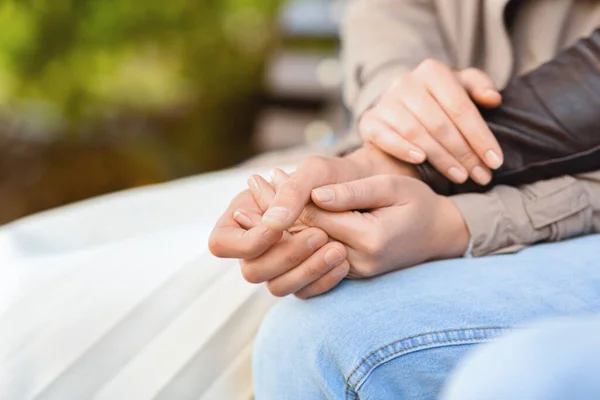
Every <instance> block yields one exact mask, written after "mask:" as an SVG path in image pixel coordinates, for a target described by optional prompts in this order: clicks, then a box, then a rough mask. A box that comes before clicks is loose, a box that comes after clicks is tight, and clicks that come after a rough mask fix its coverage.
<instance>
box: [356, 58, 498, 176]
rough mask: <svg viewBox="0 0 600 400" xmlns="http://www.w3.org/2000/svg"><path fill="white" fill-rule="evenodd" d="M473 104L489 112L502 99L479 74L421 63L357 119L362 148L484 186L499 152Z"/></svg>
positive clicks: (475, 71) (396, 82) (496, 163)
mask: <svg viewBox="0 0 600 400" xmlns="http://www.w3.org/2000/svg"><path fill="white" fill-rule="evenodd" d="M473 101H475V102H477V103H478V104H480V105H482V106H484V107H488V108H494V107H498V106H499V105H500V103H501V101H502V98H501V96H500V94H499V92H498V90H497V89H496V88H495V87H494V84H493V83H492V81H491V79H490V78H489V77H488V76H487V75H485V74H484V73H483V72H482V71H480V70H477V69H475V68H467V69H464V70H462V71H458V72H455V71H453V70H451V69H450V68H449V67H448V66H446V65H445V64H443V63H441V62H439V61H435V60H425V61H423V62H422V63H421V64H420V65H419V66H418V67H417V68H415V69H414V70H413V71H412V72H410V73H408V74H405V75H403V76H401V77H399V78H398V79H397V80H396V81H395V82H394V83H393V84H392V86H391V87H390V88H389V89H388V90H387V91H386V92H384V93H383V94H382V96H381V97H380V99H379V100H378V102H377V103H376V104H375V105H374V106H373V107H372V108H371V109H369V110H368V111H367V112H366V113H365V114H364V115H363V116H362V118H361V119H360V121H359V125H358V129H359V132H360V134H361V136H362V137H363V139H364V140H365V141H366V142H370V143H373V144H374V145H376V146H377V147H379V148H380V149H382V150H383V151H385V152H387V153H389V154H391V155H393V156H395V157H397V158H399V159H401V160H403V161H406V162H408V163H412V164H419V163H422V162H423V161H425V160H426V159H427V160H428V161H429V163H431V164H432V165H433V166H434V167H435V168H436V169H437V170H438V171H440V173H442V174H443V175H445V176H446V177H447V178H448V179H450V180H452V181H453V182H455V183H463V182H465V181H466V180H467V179H468V177H469V176H470V177H471V178H472V179H473V180H474V181H475V182H477V183H479V184H481V185H485V184H487V183H489V182H490V180H491V177H492V175H491V172H490V169H489V168H492V169H496V168H498V167H500V166H501V165H502V161H503V155H502V150H501V149H500V146H499V144H498V142H497V141H496V139H495V137H494V135H493V134H492V132H491V131H490V129H489V128H488V126H487V125H486V123H485V121H484V120H483V118H482V117H481V114H480V113H479V111H478V110H477V107H476V106H475V104H474V103H473Z"/></svg>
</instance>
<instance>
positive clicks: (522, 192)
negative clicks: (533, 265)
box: [342, 0, 600, 255]
mask: <svg viewBox="0 0 600 400" xmlns="http://www.w3.org/2000/svg"><path fill="white" fill-rule="evenodd" d="M508 3H509V1H508V0H356V1H354V2H353V3H352V4H351V5H350V7H349V11H348V14H347V16H346V19H345V24H344V26H343V31H342V39H343V40H342V41H343V55H344V68H345V76H346V81H345V87H344V99H345V101H346V104H347V105H348V106H349V107H350V109H351V110H352V111H353V112H354V115H355V116H360V115H361V114H362V113H363V112H364V111H365V110H366V109H368V108H369V107H370V106H371V105H372V104H373V103H374V102H375V101H376V99H377V98H378V96H379V95H380V94H381V92H382V91H383V90H385V89H386V88H387V87H388V86H389V85H390V83H391V81H392V80H393V79H394V78H395V77H397V76H398V75H401V74H404V73H406V72H407V71H410V70H411V69H413V68H414V67H416V66H417V65H418V64H419V63H420V62H421V61H423V60H424V59H425V58H435V59H438V60H441V61H444V62H445V63H447V64H448V65H450V66H452V67H454V68H464V67H468V66H475V67H478V68H480V69H482V70H484V71H485V72H486V73H487V74H488V75H490V77H491V78H492V80H493V81H494V82H495V83H496V85H498V87H503V86H504V85H505V84H506V83H507V81H508V80H509V79H510V77H511V76H512V75H514V74H520V73H523V72H526V71H528V70H530V69H532V68H535V67H536V66H538V65H539V64H541V63H543V62H544V61H547V60H549V59H551V58H552V57H553V56H554V55H555V54H556V53H557V52H558V51H559V50H561V49H562V48H564V47H568V46H569V45H571V44H573V43H574V42H575V41H576V40H577V39H578V38H580V37H582V36H587V35H589V34H590V33H591V32H592V31H593V30H594V29H595V28H596V27H597V26H600V2H596V1H590V0H522V1H521V4H520V6H519V9H518V12H517V14H516V17H515V19H514V20H513V25H512V29H511V32H510V33H509V32H508V30H507V28H506V26H505V23H504V11H505V9H506V7H507V5H508ZM599 134H600V133H599ZM453 200H454V201H455V203H456V204H457V206H458V207H459V208H460V210H461V212H462V213H463V216H464V218H465V220H466V222H467V225H468V228H469V230H470V232H471V237H472V243H473V248H472V254H473V255H485V254H491V253H500V252H509V251H515V250H518V249H520V248H522V247H524V246H526V245H528V244H532V243H535V242H540V241H552V240H561V239H566V238H569V237H573V236H577V235H582V234H586V233H592V232H600V171H598V172H593V173H589V174H585V175H580V176H577V177H571V176H565V177H561V178H557V179H553V180H548V181H542V182H537V183H535V184H531V185H526V186H522V187H520V188H511V187H507V186H499V187H496V188H494V189H493V190H491V191H490V192H488V193H486V194H465V195H459V196H454V197H453Z"/></svg>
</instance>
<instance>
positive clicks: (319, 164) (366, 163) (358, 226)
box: [209, 146, 469, 298]
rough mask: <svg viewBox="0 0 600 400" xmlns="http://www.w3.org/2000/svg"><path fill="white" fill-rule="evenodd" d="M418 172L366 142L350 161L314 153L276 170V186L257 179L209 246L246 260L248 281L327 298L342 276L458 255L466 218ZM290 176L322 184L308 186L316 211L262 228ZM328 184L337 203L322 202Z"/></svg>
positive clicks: (464, 243) (282, 291)
mask: <svg viewBox="0 0 600 400" xmlns="http://www.w3.org/2000/svg"><path fill="white" fill-rule="evenodd" d="M413 174H414V170H412V169H410V167H408V166H407V165H406V164H404V163H401V162H399V161H398V160H396V159H394V158H392V157H390V156H388V155H386V154H384V153H383V152H381V151H379V150H378V149H376V148H374V147H372V146H366V147H364V148H362V149H360V150H359V151H357V152H356V153H354V154H351V155H350V156H349V157H347V158H317V157H315V158H311V159H309V160H307V161H306V162H305V163H304V164H303V166H301V167H299V168H298V170H297V171H296V172H295V173H294V174H292V176H291V177H288V176H287V175H285V174H284V173H283V172H281V171H277V172H276V173H275V174H274V182H273V186H274V187H273V186H272V185H271V184H269V183H267V182H266V181H265V180H264V179H262V178H261V177H259V176H253V177H251V179H250V180H249V187H250V189H249V191H246V192H243V193H242V194H240V195H238V197H236V199H234V201H233V202H232V204H231V205H230V207H229V208H228V210H227V211H226V212H225V214H224V215H223V216H222V217H221V219H220V220H219V222H218V223H217V226H216V227H215V230H214V231H213V233H212V235H211V240H210V242H209V245H210V248H211V251H212V252H213V254H215V255H217V256H220V257H232V258H242V261H241V267H242V274H243V275H244V277H245V278H246V279H247V280H248V281H249V282H252V283H260V282H266V283H267V286H268V288H269V290H270V291H271V292H272V293H273V294H274V295H276V296H285V295H288V294H292V293H293V294H296V295H297V296H298V297H301V298H308V297H312V296H315V295H318V294H322V293H324V292H326V291H328V290H330V289H331V288H333V287H335V285H337V284H338V283H339V282H340V281H341V280H342V279H343V278H344V277H346V276H349V277H352V278H367V277H372V276H376V275H380V274H383V273H386V272H390V271H392V270H395V269H399V268H404V267H407V266H411V265H415V264H418V263H421V262H424V261H428V260H433V259H440V258H449V257H456V256H459V255H461V254H462V253H464V251H465V250H466V247H467V245H468V241H469V234H468V230H467V228H466V226H465V225H464V222H463V220H462V216H461V215H460V213H459V212H458V210H457V209H456V207H455V206H454V204H453V203H452V202H451V200H449V199H447V198H445V197H442V196H438V195H436V194H435V193H434V192H433V191H431V189H429V188H428V187H427V186H426V185H425V184H423V183H422V182H420V181H418V180H416V179H414V178H413V177H411V175H412V176H416V175H413ZM293 179H299V180H301V181H308V180H310V179H312V180H313V183H314V184H315V185H316V186H317V189H318V187H320V186H325V187H323V188H321V189H322V190H321V191H320V190H312V189H311V190H309V192H308V196H309V197H310V198H312V201H313V202H314V204H315V205H317V206H319V207H316V206H315V205H309V206H306V207H305V206H302V207H301V209H300V213H299V217H300V221H301V222H302V224H301V225H299V224H298V222H297V221H296V220H294V221H292V224H291V225H290V226H289V227H288V228H286V229H285V230H284V231H275V230H271V229H267V228H265V226H264V222H263V221H264V218H263V211H264V210H266V209H267V208H268V207H269V205H270V204H271V203H272V201H273V200H274V196H275V189H277V190H278V191H279V190H280V189H281V188H283V187H284V186H286V185H288V186H289V183H290V182H291V181H292V180H293ZM321 182H322V183H321ZM338 182H345V183H339V184H338ZM331 184H333V186H330V185H331ZM323 190H324V191H325V192H330V191H331V193H333V196H334V197H333V198H332V200H329V201H324V200H326V197H325V198H324V197H323ZM319 197H320V198H321V199H322V200H319ZM307 202H308V201H307ZM307 202H305V203H307ZM356 209H373V210H372V211H370V212H368V213H359V212H356V211H352V210H356ZM342 211H346V212H342ZM288 229H289V231H288ZM291 232H294V233H291ZM223 237H226V239H227V240H230V242H224V241H222V240H221V238H223ZM329 238H331V241H330V240H329ZM391 243H403V245H400V246H398V245H394V246H389V244H391ZM269 244H270V245H269ZM389 250H393V251H389Z"/></svg>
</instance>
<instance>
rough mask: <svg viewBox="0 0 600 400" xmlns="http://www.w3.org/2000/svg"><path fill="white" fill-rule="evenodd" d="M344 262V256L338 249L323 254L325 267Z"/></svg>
mask: <svg viewBox="0 0 600 400" xmlns="http://www.w3.org/2000/svg"><path fill="white" fill-rule="evenodd" d="M342 261H344V255H343V254H342V253H340V251H339V250H338V249H329V250H327V253H325V262H326V263H327V265H337V264H339V263H341V262H342Z"/></svg>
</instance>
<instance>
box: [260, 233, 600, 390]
mask: <svg viewBox="0 0 600 400" xmlns="http://www.w3.org/2000/svg"><path fill="white" fill-rule="evenodd" d="M598 248H600V236H590V237H585V238H581V239H576V240H572V241H568V242H562V243H556V244H547V245H540V246H535V247H532V248H529V249H526V250H524V251H522V252H520V253H518V254H514V255H506V256H496V257H488V258H480V259H458V260H448V261H441V262H435V263H429V264H425V265H422V266H418V267H414V268H410V269H407V270H404V271H398V272H395V273H391V274H388V275H385V276H381V277H378V278H376V279H371V280H365V281H349V282H345V283H344V284H342V285H341V286H340V287H338V288H337V289H336V290H334V291H332V292H330V293H328V294H326V295H324V296H320V297H318V298H315V299H311V300H308V301H301V300H297V299H294V298H288V299H286V300H285V301H283V302H281V303H280V304H278V305H277V306H276V307H275V308H274V309H273V310H272V311H271V313H270V314H269V316H268V317H267V318H266V320H265V321H264V323H263V326H262V328H261V330H260V333H259V336H258V339H257V344H256V346H255V359H254V382H255V390H256V396H257V400H262V399H357V398H360V399H402V398H407V399H433V398H435V397H436V395H437V393H438V392H439V391H440V388H441V387H442V385H443V383H444V381H445V379H446V377H447V375H448V374H449V372H450V371H452V369H453V368H454V366H455V365H456V363H457V362H458V361H459V360H460V359H461V358H462V357H463V356H464V355H465V354H466V353H467V352H469V351H470V350H471V349H472V348H473V347H474V345H477V344H479V343H483V342H487V341H491V340H494V339H495V338H496V337H498V336H499V335H500V334H502V333H503V332H505V331H506V330H509V329H511V328H513V327H515V326H518V325H520V324H522V323H526V322H528V321H531V320H533V319H536V318H540V317H548V316H557V315H573V314H578V313H586V312H594V311H600V293H599V292H600V268H599V267H598V265H599V263H600V252H599V251H598Z"/></svg>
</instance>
